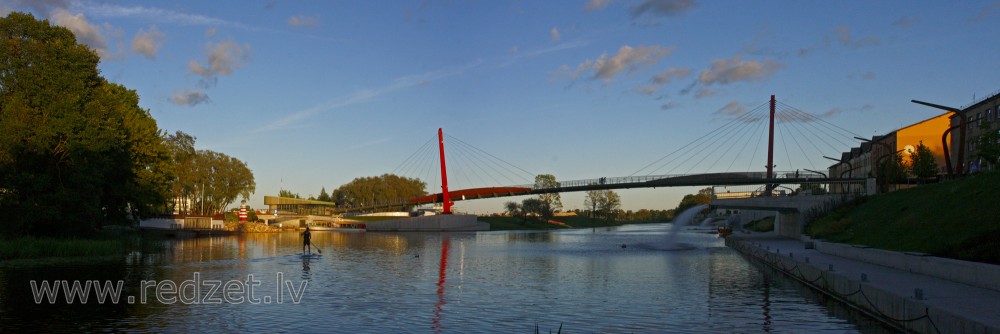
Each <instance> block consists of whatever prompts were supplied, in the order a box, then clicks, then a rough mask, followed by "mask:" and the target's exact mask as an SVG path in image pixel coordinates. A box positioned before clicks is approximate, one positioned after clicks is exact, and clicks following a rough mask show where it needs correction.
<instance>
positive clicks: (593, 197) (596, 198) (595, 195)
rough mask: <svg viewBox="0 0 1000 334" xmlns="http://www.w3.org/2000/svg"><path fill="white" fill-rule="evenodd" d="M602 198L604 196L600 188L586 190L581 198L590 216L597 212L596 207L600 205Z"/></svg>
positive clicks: (592, 216)
mask: <svg viewBox="0 0 1000 334" xmlns="http://www.w3.org/2000/svg"><path fill="white" fill-rule="evenodd" d="M602 198H604V192H603V191H602V190H588V191H587V196H586V197H584V199H583V206H584V207H589V208H590V218H594V215H595V214H596V213H597V207H598V206H599V205H601V200H602Z"/></svg>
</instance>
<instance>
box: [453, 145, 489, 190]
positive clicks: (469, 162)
mask: <svg viewBox="0 0 1000 334" xmlns="http://www.w3.org/2000/svg"><path fill="white" fill-rule="evenodd" d="M448 147H450V148H453V149H454V150H453V151H451V152H452V153H454V155H455V156H458V157H459V158H460V159H461V160H460V161H462V164H463V165H464V166H465V168H463V170H462V174H464V173H472V174H473V175H475V177H476V178H477V179H478V180H479V184H486V183H487V182H486V179H485V178H483V177H482V176H480V175H479V173H478V172H476V169H479V170H480V171H482V172H483V174H484V175H486V176H487V177H489V178H490V179H492V180H493V182H494V184H499V183H500V181H499V180H497V179H496V178H495V177H493V175H492V174H491V173H489V172H487V171H486V169H484V168H483V167H482V166H481V165H480V164H479V162H478V158H475V157H473V156H471V154H469V153H467V152H465V151H464V148H463V147H462V146H460V145H451V146H448ZM473 167H475V168H473ZM453 170H454V169H453ZM466 180H467V181H468V182H469V184H468V186H467V187H469V188H471V187H473V185H475V184H476V183H474V182H472V181H471V180H468V178H466Z"/></svg>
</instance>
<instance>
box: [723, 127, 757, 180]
mask: <svg viewBox="0 0 1000 334" xmlns="http://www.w3.org/2000/svg"><path fill="white" fill-rule="evenodd" d="M763 127H764V122H757V126H756V127H752V128H751V127H749V126H748V127H746V129H747V131H745V133H744V134H742V135H741V136H740V139H739V140H738V141H739V142H743V146H742V147H740V148H739V150H737V151H736V157H735V158H733V161H732V162H730V163H729V167H726V172H727V173H728V172H729V171H730V170H732V169H733V165H735V164H736V161H738V160H739V159H740V156H742V155H743V153H744V152H746V148H747V145H750V143H751V139H752V138H753V134H755V133H760V132H759V131H760V129H761V128H763ZM734 147H735V146H734Z"/></svg>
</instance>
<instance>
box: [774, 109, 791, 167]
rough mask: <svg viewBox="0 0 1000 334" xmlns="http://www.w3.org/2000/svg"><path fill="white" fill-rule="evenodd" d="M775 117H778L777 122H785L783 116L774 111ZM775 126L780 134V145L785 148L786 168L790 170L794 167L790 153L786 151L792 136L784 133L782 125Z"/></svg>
mask: <svg viewBox="0 0 1000 334" xmlns="http://www.w3.org/2000/svg"><path fill="white" fill-rule="evenodd" d="M775 117H777V118H778V119H779V123H785V122H784V120H783V117H781V116H779V115H777V112H776V113H775ZM775 127H777V128H778V133H779V134H780V136H781V140H779V141H780V142H781V147H782V148H783V149H784V150H785V161H787V162H788V167H789V168H788V169H787V170H792V168H794V164H792V155H791V154H790V153H788V141H790V140H792V138H791V136H789V135H787V134H785V127H784V126H775ZM786 139H788V140H786Z"/></svg>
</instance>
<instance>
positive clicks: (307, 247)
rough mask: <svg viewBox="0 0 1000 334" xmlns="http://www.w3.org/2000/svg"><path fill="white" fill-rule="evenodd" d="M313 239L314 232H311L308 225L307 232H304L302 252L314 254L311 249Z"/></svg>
mask: <svg viewBox="0 0 1000 334" xmlns="http://www.w3.org/2000/svg"><path fill="white" fill-rule="evenodd" d="M311 239H312V233H309V226H306V230H305V232H302V254H312V251H311V250H310V248H311V247H310V241H311Z"/></svg>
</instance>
